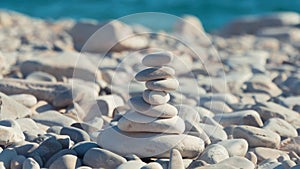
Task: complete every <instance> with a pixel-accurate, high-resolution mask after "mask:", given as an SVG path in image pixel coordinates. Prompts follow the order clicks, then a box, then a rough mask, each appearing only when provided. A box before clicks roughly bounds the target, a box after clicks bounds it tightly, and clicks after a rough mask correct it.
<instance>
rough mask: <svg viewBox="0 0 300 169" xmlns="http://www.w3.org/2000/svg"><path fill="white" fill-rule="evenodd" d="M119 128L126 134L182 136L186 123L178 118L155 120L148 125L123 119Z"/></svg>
mask: <svg viewBox="0 0 300 169" xmlns="http://www.w3.org/2000/svg"><path fill="white" fill-rule="evenodd" d="M118 128H119V129H120V130H122V131H126V132H152V133H174V134H181V133H183V132H184V130H185V124H184V121H183V120H182V119H181V118H180V117H178V116H175V117H172V118H167V119H153V120H152V121H151V122H148V123H139V122H135V121H131V120H128V119H127V118H126V117H122V118H121V119H120V120H119V121H118Z"/></svg>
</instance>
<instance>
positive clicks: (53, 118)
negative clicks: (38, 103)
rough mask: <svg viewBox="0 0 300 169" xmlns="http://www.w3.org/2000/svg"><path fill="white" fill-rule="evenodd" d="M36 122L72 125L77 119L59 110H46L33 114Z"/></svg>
mask: <svg viewBox="0 0 300 169" xmlns="http://www.w3.org/2000/svg"><path fill="white" fill-rule="evenodd" d="M32 119H33V120H34V121H35V122H38V123H41V124H44V125H47V126H70V125H71V124H72V123H74V122H75V120H73V119H71V118H69V117H67V116H64V115H62V114H61V113H59V112H57V111H53V110H52V111H46V112H43V113H39V114H35V115H33V116H32Z"/></svg>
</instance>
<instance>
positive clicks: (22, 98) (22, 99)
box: [9, 94, 37, 107]
mask: <svg viewBox="0 0 300 169" xmlns="http://www.w3.org/2000/svg"><path fill="white" fill-rule="evenodd" d="M9 97H11V98H13V99H14V100H16V101H17V102H19V103H21V104H23V105H24V106H26V107H32V106H34V105H35V104H37V99H36V97H35V96H33V95H30V94H15V95H10V96H9Z"/></svg>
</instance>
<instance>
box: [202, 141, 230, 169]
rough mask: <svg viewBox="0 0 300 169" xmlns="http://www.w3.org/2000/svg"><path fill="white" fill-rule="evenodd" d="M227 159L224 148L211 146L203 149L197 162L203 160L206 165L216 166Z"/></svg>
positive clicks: (215, 145) (218, 145)
mask: <svg viewBox="0 0 300 169" xmlns="http://www.w3.org/2000/svg"><path fill="white" fill-rule="evenodd" d="M227 158H229V154H228V152H227V150H226V148H225V147H224V146H222V145H220V144H211V145H209V146H208V147H206V148H205V150H204V151H203V153H202V154H201V156H200V157H198V160H203V161H205V162H207V163H208V164H217V163H219V162H221V161H223V160H225V159H227Z"/></svg>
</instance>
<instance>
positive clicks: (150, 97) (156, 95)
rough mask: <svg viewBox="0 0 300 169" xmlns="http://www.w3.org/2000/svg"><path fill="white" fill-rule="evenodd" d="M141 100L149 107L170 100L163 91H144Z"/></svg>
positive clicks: (167, 94)
mask: <svg viewBox="0 0 300 169" xmlns="http://www.w3.org/2000/svg"><path fill="white" fill-rule="evenodd" d="M143 99H144V101H145V102H147V103H149V104H151V105H160V104H165V103H167V102H168V101H169V100H170V94H169V93H167V92H164V91H154V90H145V91H144V92H143Z"/></svg>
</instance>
